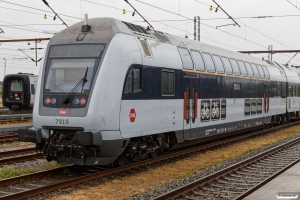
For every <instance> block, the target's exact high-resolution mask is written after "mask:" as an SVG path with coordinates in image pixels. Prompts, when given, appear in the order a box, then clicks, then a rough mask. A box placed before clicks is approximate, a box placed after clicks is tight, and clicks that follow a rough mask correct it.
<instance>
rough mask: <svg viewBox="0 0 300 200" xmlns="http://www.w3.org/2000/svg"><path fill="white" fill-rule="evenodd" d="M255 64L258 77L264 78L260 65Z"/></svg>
mask: <svg viewBox="0 0 300 200" xmlns="http://www.w3.org/2000/svg"><path fill="white" fill-rule="evenodd" d="M256 66H257V69H258V72H259V77H260V78H265V73H264V71H263V69H262V67H261V66H260V65H256Z"/></svg>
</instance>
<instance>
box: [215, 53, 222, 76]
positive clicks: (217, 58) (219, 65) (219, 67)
mask: <svg viewBox="0 0 300 200" xmlns="http://www.w3.org/2000/svg"><path fill="white" fill-rule="evenodd" d="M213 58H214V61H215V64H216V67H217V72H218V73H222V74H224V66H223V63H222V61H221V58H220V56H217V55H213Z"/></svg>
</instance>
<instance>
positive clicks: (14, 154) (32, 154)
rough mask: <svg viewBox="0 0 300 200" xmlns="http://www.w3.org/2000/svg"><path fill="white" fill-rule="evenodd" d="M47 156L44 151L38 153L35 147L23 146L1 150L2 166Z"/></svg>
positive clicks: (0, 159) (0, 160)
mask: <svg viewBox="0 0 300 200" xmlns="http://www.w3.org/2000/svg"><path fill="white" fill-rule="evenodd" d="M42 158H45V157H44V155H43V154H42V153H36V150H35V147H30V148H22V149H16V150H11V151H3V152H0V166H1V165H6V164H11V163H18V162H24V161H28V160H36V159H42Z"/></svg>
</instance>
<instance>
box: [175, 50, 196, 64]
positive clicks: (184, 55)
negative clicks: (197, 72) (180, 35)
mask: <svg viewBox="0 0 300 200" xmlns="http://www.w3.org/2000/svg"><path fill="white" fill-rule="evenodd" d="M178 51H179V54H180V57H181V61H182V67H183V68H184V69H194V66H193V61H192V58H191V55H190V53H189V51H188V50H187V49H185V48H181V47H178Z"/></svg>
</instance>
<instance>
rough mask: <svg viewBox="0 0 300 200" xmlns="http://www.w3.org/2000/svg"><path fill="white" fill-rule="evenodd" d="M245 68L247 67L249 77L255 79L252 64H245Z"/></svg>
mask: <svg viewBox="0 0 300 200" xmlns="http://www.w3.org/2000/svg"><path fill="white" fill-rule="evenodd" d="M245 66H246V69H247V72H248V76H249V77H253V70H252V68H251V66H250V64H249V63H248V62H245Z"/></svg>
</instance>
